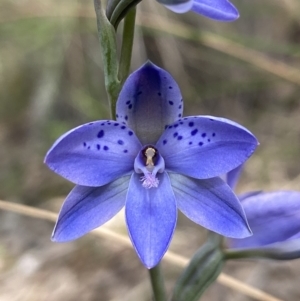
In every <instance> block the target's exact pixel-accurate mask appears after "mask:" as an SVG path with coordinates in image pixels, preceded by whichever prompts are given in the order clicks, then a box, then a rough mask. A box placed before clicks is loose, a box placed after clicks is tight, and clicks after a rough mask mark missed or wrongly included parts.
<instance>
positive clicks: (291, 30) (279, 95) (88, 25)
mask: <svg viewBox="0 0 300 301" xmlns="http://www.w3.org/2000/svg"><path fill="white" fill-rule="evenodd" d="M232 2H233V3H234V4H235V5H236V7H238V9H239V11H240V15H241V18H240V19H239V20H238V21H236V22H233V23H218V22H214V21H211V20H208V19H206V18H204V17H202V16H198V15H196V14H193V13H192V12H190V13H187V14H184V15H176V14H174V13H172V12H169V11H168V10H167V9H165V8H164V7H163V6H161V5H159V4H158V3H156V2H155V1H154V0H143V1H142V3H141V4H139V6H138V13H137V28H136V36H135V43H134V50H133V58H132V70H135V69H136V68H138V67H139V66H140V65H141V64H143V63H144V62H145V61H146V60H147V59H151V60H152V61H153V62H154V63H156V64H158V65H160V66H161V67H163V68H165V69H166V70H168V71H169V72H170V73H171V74H172V75H173V77H174V78H175V79H176V81H177V82H178V84H179V86H180V87H181V90H182V94H183V96H184V100H185V111H184V113H185V115H200V114H205V115H215V116H222V117H226V118H230V119H232V120H235V121H237V122H239V123H241V124H243V125H244V126H246V127H247V128H249V129H250V130H251V131H252V132H253V133H254V134H255V135H256V136H257V137H258V139H259V141H260V146H259V148H258V150H257V151H256V153H255V154H254V155H253V157H252V158H251V159H250V160H249V162H248V164H247V165H246V168H245V170H244V173H243V175H242V178H241V181H240V183H239V186H238V192H245V191H249V190H261V189H264V190H277V189H295V190H300V185H299V183H300V161H299V154H300V101H299V97H300V94H299V93H300V68H299V67H300V44H299V43H300V17H299V16H300V2H299V1H298V0H264V1H261V0H251V1H248V0H234V1H232ZM120 29H121V28H120ZM119 31H120V32H121V30H119ZM106 118H109V110H108V105H107V97H106V92H105V89H104V79H103V72H102V64H101V56H100V47H99V43H98V37H97V31H96V20H95V14H94V7H93V1H83V0H82V1H78V0H77V1H76V0H72V1H71V0H63V1H62V0H61V1H58V0H51V1H50V0H43V1H35V0H18V1H12V0H1V3H0V199H2V200H6V201H9V202H16V203H23V204H27V205H31V206H35V207H40V208H44V209H48V210H51V211H55V212H56V211H58V210H59V208H60V205H61V204H62V202H63V199H64V197H65V196H66V195H67V193H68V192H69V191H70V189H71V188H72V184H71V183H69V182H67V181H66V180H64V179H62V178H60V177H59V176H57V175H55V174H54V173H52V172H51V171H49V170H48V169H47V168H46V166H45V165H44V164H43V158H44V156H45V153H46V152H47V150H48V149H49V147H50V146H51V145H52V143H53V142H54V141H55V140H56V139H57V138H58V137H59V136H60V135H61V134H63V133H64V132H66V131H68V130H69V129H71V128H73V127H75V126H77V125H80V124H82V123H85V122H89V121H91V120H97V119H106ZM106 227H110V228H111V229H114V230H115V231H118V232H120V233H122V234H124V235H126V229H125V226H124V217H123V215H122V213H121V214H120V215H119V216H117V217H116V218H115V219H114V220H112V221H111V222H109V223H108V224H107V225H106ZM52 228H53V224H52V223H50V222H47V221H44V220H38V219H32V218H28V217H24V216H21V215H17V214H15V213H10V212H4V211H0V300H1V301H19V300H20V301H21V300H22V301H61V300H64V301H69V300H70V301H73V300H81V301H107V300H109V301H127V300H128V301H132V300H139V301H144V300H145V301H148V300H151V294H150V289H149V283H148V278H147V272H146V271H145V269H144V268H143V266H142V265H141V263H140V262H139V260H138V259H137V257H136V255H135V253H134V252H133V250H132V249H128V248H125V247H124V246H122V245H121V244H119V243H118V242H112V241H106V240H104V239H99V238H95V237H94V236H92V235H87V236H85V237H83V238H82V239H79V240H78V241H76V242H72V243H67V244H55V243H52V242H51V241H50V236H51V232H52ZM204 237H205V231H204V230H203V229H201V228H200V226H196V225H194V224H192V223H191V222H189V221H188V220H187V219H186V218H184V217H183V216H180V218H179V223H178V227H177V230H176V235H175V238H174V240H173V242H172V245H171V249H172V250H173V251H175V252H177V253H179V254H182V255H186V256H191V255H192V254H193V252H194V251H195V250H196V249H197V248H198V247H199V246H200V245H201V243H202V242H203V239H204ZM163 267H164V271H165V273H166V278H167V280H166V282H167V287H168V289H169V290H171V289H172V287H173V285H174V281H175V279H176V277H177V276H178V274H179V273H180V269H179V268H176V267H172V266H171V265H170V264H167V263H164V264H163ZM224 271H225V272H226V273H228V274H230V275H232V276H234V277H237V278H238V279H240V280H242V281H244V282H245V283H248V284H251V285H253V286H255V287H258V288H260V289H262V290H264V291H267V292H269V293H272V294H274V295H275V296H277V297H280V298H282V299H283V300H288V301H293V300H300V288H299V285H298V284H299V280H300V262H299V260H297V261H293V262H284V263H278V262H271V261H249V262H245V261H241V262H235V263H230V262H229V263H228V264H227V265H226V267H225V270H224ZM201 300H204V301H205V300H212V301H223V300H233V301H246V300H252V299H250V298H248V297H246V296H244V295H242V294H239V293H237V292H235V291H233V290H231V289H228V288H226V287H224V286H221V285H220V284H214V285H213V286H212V287H211V288H210V289H209V290H208V291H207V292H206V293H205V295H204V297H203V299H201Z"/></svg>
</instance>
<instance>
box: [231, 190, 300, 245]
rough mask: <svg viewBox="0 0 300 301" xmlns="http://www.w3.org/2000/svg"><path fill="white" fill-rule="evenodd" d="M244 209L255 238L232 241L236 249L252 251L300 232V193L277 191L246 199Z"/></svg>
mask: <svg viewBox="0 0 300 301" xmlns="http://www.w3.org/2000/svg"><path fill="white" fill-rule="evenodd" d="M242 205H243V208H244V210H245V212H246V216H247V219H248V222H249V225H250V227H251V229H252V231H253V236H251V237H248V238H245V239H238V240H236V239H232V240H230V241H229V244H230V245H231V246H232V247H234V248H249V247H250V248H252V247H257V246H264V245H268V244H272V243H276V242H281V241H285V240H287V239H289V238H290V237H293V236H294V237H297V234H298V233H299V232H300V192H296V191H276V192H269V193H261V194H257V195H255V196H251V197H249V198H247V199H244V200H243V202H242Z"/></svg>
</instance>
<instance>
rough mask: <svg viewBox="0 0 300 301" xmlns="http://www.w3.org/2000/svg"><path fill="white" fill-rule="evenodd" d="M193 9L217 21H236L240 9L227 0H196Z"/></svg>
mask: <svg viewBox="0 0 300 301" xmlns="http://www.w3.org/2000/svg"><path fill="white" fill-rule="evenodd" d="M192 11H194V12H195V13H198V14H200V15H203V16H205V17H208V18H210V19H213V20H216V21H223V22H228V21H234V20H236V19H237V18H238V17H239V12H238V10H237V9H236V8H235V7H234V6H233V5H232V4H231V3H230V2H229V1H227V0H194V2H193V7H192Z"/></svg>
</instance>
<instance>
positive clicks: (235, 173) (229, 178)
mask: <svg viewBox="0 0 300 301" xmlns="http://www.w3.org/2000/svg"><path fill="white" fill-rule="evenodd" d="M243 168H244V164H241V165H240V166H238V167H236V168H234V169H233V170H231V171H229V172H228V173H227V174H226V182H227V184H228V185H229V186H230V187H231V189H232V190H234V189H235V186H236V184H237V182H238V180H239V178H240V175H241V173H242V170H243Z"/></svg>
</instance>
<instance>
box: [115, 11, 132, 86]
mask: <svg viewBox="0 0 300 301" xmlns="http://www.w3.org/2000/svg"><path fill="white" fill-rule="evenodd" d="M135 15H136V8H135V7H133V8H132V9H131V10H130V11H129V12H128V14H127V15H126V17H125V19H124V28H123V40H122V49H121V56H120V64H119V74H118V78H119V80H120V81H121V85H123V83H124V81H125V80H126V78H127V77H128V75H129V71H130V63H131V55H132V47H133V39H134V28H135Z"/></svg>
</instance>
